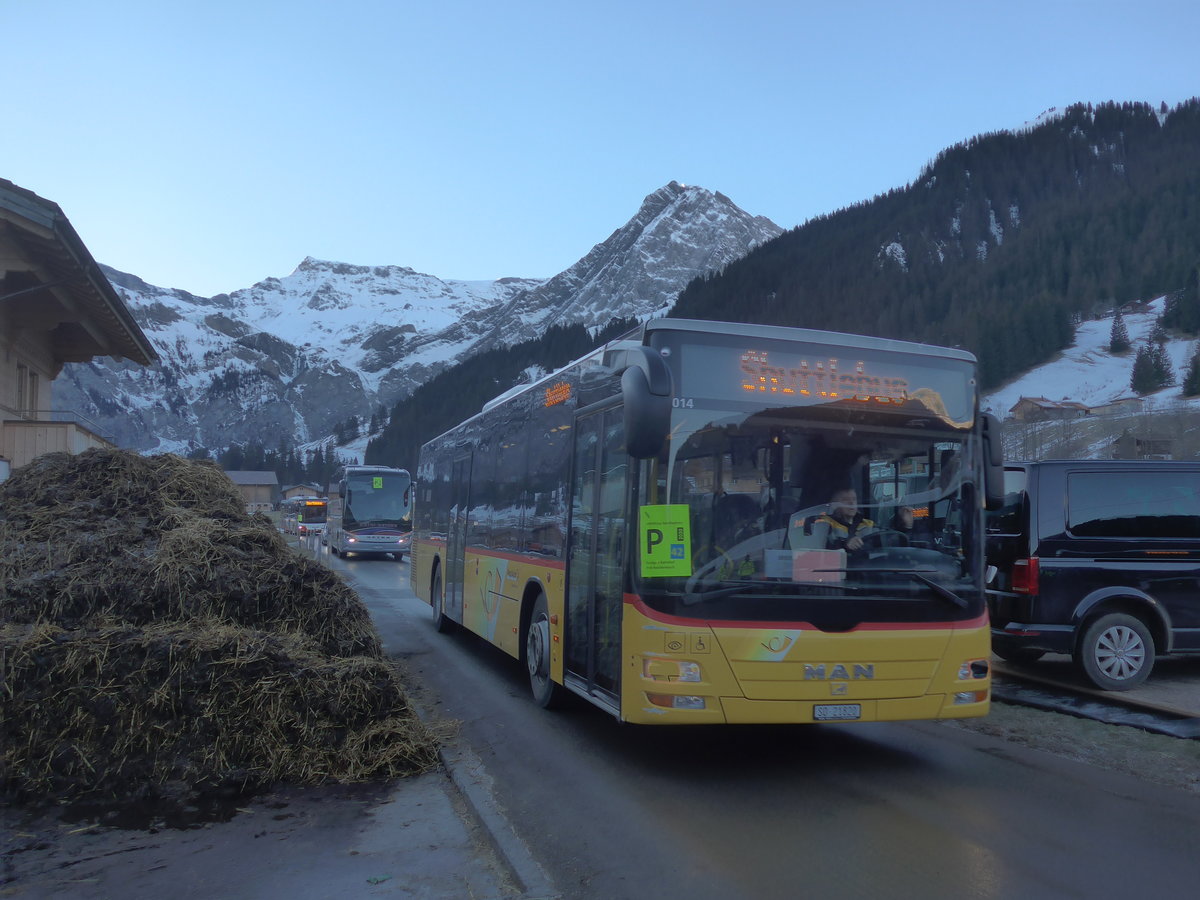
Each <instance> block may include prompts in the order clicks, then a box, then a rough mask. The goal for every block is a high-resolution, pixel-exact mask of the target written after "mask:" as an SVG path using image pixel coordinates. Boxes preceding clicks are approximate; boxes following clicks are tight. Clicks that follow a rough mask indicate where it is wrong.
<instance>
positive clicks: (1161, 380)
mask: <svg viewBox="0 0 1200 900" xmlns="http://www.w3.org/2000/svg"><path fill="white" fill-rule="evenodd" d="M1150 366H1151V369H1152V371H1153V372H1154V383H1155V384H1156V385H1157V386H1158V387H1160V388H1165V387H1167V386H1168V385H1172V384H1174V383H1175V370H1174V368H1173V367H1172V366H1171V358H1170V357H1169V356H1167V345H1166V344H1165V343H1155V344H1151V345H1150Z"/></svg>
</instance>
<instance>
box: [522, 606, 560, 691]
mask: <svg viewBox="0 0 1200 900" xmlns="http://www.w3.org/2000/svg"><path fill="white" fill-rule="evenodd" d="M525 665H526V667H527V668H528V670H529V687H530V689H531V690H532V691H533V700H534V702H535V703H537V705H538V706H540V707H542V708H543V709H553V708H554V707H556V706H558V705H559V703H560V702H561V701H562V688H561V687H559V686H558V685H557V684H555V683H554V679H553V678H551V677H550V608H549V606H548V604H547V603H546V595H545V594H538V598H537V601H536V602H535V603H534V604H533V616H532V617H531V618H530V620H529V629H528V630H527V631H526V632H525Z"/></svg>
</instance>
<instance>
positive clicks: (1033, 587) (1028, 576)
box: [1012, 556, 1038, 596]
mask: <svg viewBox="0 0 1200 900" xmlns="http://www.w3.org/2000/svg"><path fill="white" fill-rule="evenodd" d="M1012 590H1013V593H1014V594H1029V595H1030V596H1033V595H1036V594H1037V592H1038V558H1037V557H1036V556H1031V557H1030V558H1029V559H1018V560H1017V561H1016V562H1015V563H1013V568H1012Z"/></svg>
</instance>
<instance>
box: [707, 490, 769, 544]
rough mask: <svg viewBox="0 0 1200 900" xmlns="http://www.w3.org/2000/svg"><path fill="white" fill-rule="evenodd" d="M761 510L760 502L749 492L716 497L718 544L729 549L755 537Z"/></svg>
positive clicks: (758, 529)
mask: <svg viewBox="0 0 1200 900" xmlns="http://www.w3.org/2000/svg"><path fill="white" fill-rule="evenodd" d="M760 518H761V512H760V510H759V508H758V502H757V501H756V500H755V499H754V498H753V497H751V496H750V495H749V494H721V495H720V496H718V497H717V498H716V526H717V546H718V547H720V548H721V549H722V550H729V549H731V548H732V547H735V546H737V545H738V544H740V543H741V542H742V541H744V540H746V539H748V538H751V537H753V536H754V535H755V534H757V533H758V532H759V531H760V530H761V529H760V528H759V527H758V525H759V519H760Z"/></svg>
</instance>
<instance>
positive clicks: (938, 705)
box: [410, 319, 1003, 724]
mask: <svg viewBox="0 0 1200 900" xmlns="http://www.w3.org/2000/svg"><path fill="white" fill-rule="evenodd" d="M975 369H976V366H975V359H974V357H973V356H972V355H971V354H969V353H967V352H965V351H962V350H953V349H946V348H938V347H930V346H925V345H919V344H911V343H904V342H899V341H891V340H885V339H879V338H870V337H862V336H855V335H845V334H834V333H829V332H817V331H808V330H802V329H794V328H781V327H773V326H761V325H745V324H732V323H720V322H702V321H689V320H683V319H658V320H652V321H649V322H647V323H645V324H643V325H642V326H640V327H639V328H638V329H636V330H635V331H634V332H632V333H630V334H629V335H626V336H624V337H623V338H621V339H619V340H617V341H614V342H612V343H610V344H608V345H606V346H604V347H602V348H600V349H599V350H597V351H595V352H593V353H591V354H589V355H587V356H586V357H584V358H582V359H580V360H578V361H576V362H574V363H572V364H570V365H569V366H566V367H564V368H563V369H561V370H559V371H557V372H554V373H552V374H550V375H548V376H546V377H544V378H542V379H541V380H539V381H537V382H536V383H534V384H530V385H527V386H524V387H522V388H518V389H514V390H513V391H510V392H509V393H508V394H506V395H503V396H502V397H499V398H497V399H496V400H494V401H492V402H491V403H489V404H487V405H486V406H485V407H484V409H483V411H482V412H480V413H479V414H478V415H476V416H474V417H473V418H471V419H469V420H467V421H466V422H463V423H462V424H460V425H458V426H457V427H455V428H453V429H451V430H450V431H448V432H446V433H445V434H443V435H441V436H439V437H437V438H435V439H434V440H432V441H430V442H429V443H427V444H426V445H425V446H424V447H423V448H422V451H421V456H420V462H419V467H418V471H417V477H416V479H415V480H416V485H417V501H416V504H415V513H414V531H413V553H412V565H411V569H410V572H411V579H412V586H413V589H414V591H415V592H416V593H417V595H418V596H419V597H421V598H422V599H423V600H425V601H426V602H428V603H429V604H430V605H431V607H432V610H433V618H434V623H435V625H436V627H437V629H438V630H439V631H448V630H452V629H454V628H457V627H462V628H466V629H468V630H470V631H472V632H474V633H475V634H477V635H480V636H481V637H483V638H485V639H487V640H488V641H490V642H491V643H493V644H494V645H496V646H497V647H499V648H501V649H502V650H504V651H505V652H506V653H508V654H510V655H511V656H513V657H514V658H515V659H519V660H520V661H521V663H522V664H523V665H524V666H525V668H526V669H527V670H528V672H529V680H530V687H531V690H532V693H533V696H534V699H535V700H536V702H537V703H539V704H541V705H542V706H546V707H550V706H553V705H555V704H556V703H557V702H558V701H559V700H560V699H562V697H563V695H564V692H570V693H573V694H577V695H579V696H581V697H584V698H586V699H587V700H588V701H590V702H591V703H593V704H595V705H596V706H599V707H601V708H602V709H604V710H607V711H608V712H609V713H611V714H612V715H614V716H616V717H617V718H618V719H620V720H621V721H625V722H633V723H644V724H685V723H697V724H699V723H704V724H713V723H790V722H849V721H885V720H911V719H941V718H965V717H971V716H982V715H985V714H986V713H987V711H988V706H989V702H990V687H991V673H990V668H989V662H988V660H989V655H990V644H989V628H988V617H987V609H986V603H985V590H984V553H983V550H984V529H983V510H984V508H985V506H992V505H999V504H1000V503H1001V502H1002V500H1003V493H1002V491H1003V460H1002V458H1001V456H1000V438H999V425H998V422H997V420H996V419H995V417H993V416H991V415H989V414H981V413H980V411H979V402H978V391H977V386H976V374H975ZM835 498H836V501H837V503H836V504H833V503H831V501H833V500H835ZM852 500H856V501H857V502H858V504H859V505H858V506H857V509H853V508H852V507H853V505H854V504H853V503H852V502H851V501H852ZM905 510H907V511H908V513H909V514H908V515H905V514H904V512H905ZM893 519H895V525H894V527H893ZM902 521H903V522H904V523H905V524H901V522H902ZM908 521H911V522H913V523H914V527H912V528H907V527H906V524H907V522H908Z"/></svg>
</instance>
